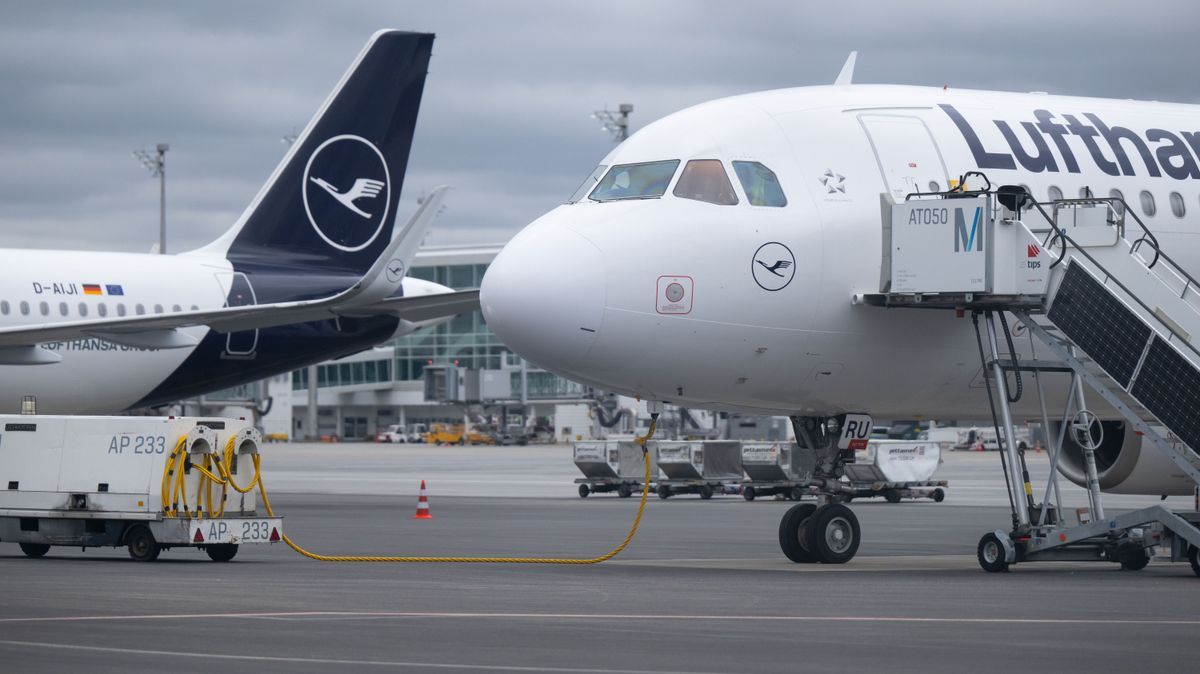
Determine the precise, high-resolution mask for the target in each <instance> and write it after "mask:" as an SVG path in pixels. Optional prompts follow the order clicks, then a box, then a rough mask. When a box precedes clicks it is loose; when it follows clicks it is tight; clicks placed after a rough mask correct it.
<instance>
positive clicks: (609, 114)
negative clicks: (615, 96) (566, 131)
mask: <svg viewBox="0 0 1200 674" xmlns="http://www.w3.org/2000/svg"><path fill="white" fill-rule="evenodd" d="M631 112H633V104H632V103H622V104H620V105H619V106H617V111H616V112H613V111H612V110H608V109H605V110H597V111H596V112H593V113H592V119H596V120H599V121H600V124H601V126H600V130H601V131H607V132H608V133H610V134H612V137H613V140H615V141H616V142H618V143H620V142H622V141H624V140H625V139H626V138H628V137H629V113H631Z"/></svg>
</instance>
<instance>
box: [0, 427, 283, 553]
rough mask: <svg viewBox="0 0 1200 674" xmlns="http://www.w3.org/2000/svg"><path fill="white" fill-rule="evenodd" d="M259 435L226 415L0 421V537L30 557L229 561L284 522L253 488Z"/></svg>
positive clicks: (273, 535)
mask: <svg viewBox="0 0 1200 674" xmlns="http://www.w3.org/2000/svg"><path fill="white" fill-rule="evenodd" d="M261 439H262V438H261V435H260V434H259V432H258V430H256V429H255V428H254V427H253V426H252V425H250V423H249V422H247V421H244V420H235V419H218V418H194V417H79V416H49V415H46V416H43V415H19V416H14V415H3V416H0V542H2V543H16V544H18V545H19V546H20V547H21V550H22V551H23V552H24V553H25V554H26V555H27V556H29V557H41V556H43V555H45V554H46V553H47V552H49V551H50V548H51V546H71V547H80V548H84V549H86V548H90V547H126V548H128V550H129V555H130V557H132V558H133V559H135V560H138V561H152V560H154V559H156V558H157V557H158V556H159V553H160V552H162V551H163V550H166V549H169V548H173V547H194V548H199V549H202V550H204V551H205V552H206V553H207V554H208V556H209V557H210V558H211V559H212V560H213V561H229V560H230V559H232V558H233V557H234V555H235V554H237V551H238V546H239V545H242V544H247V543H274V542H277V541H280V540H281V539H282V536H283V519H282V518H280V517H272V516H263V514H262V513H260V512H259V507H260V504H259V498H258V497H257V495H256V493H255V490H256V489H257V488H258V486H259V485H260V484H261V464H260V462H259V449H260V446H261V444H262V443H261Z"/></svg>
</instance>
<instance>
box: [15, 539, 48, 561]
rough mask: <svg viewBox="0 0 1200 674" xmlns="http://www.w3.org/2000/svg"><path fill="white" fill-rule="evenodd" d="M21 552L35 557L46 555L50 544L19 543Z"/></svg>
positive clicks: (32, 557)
mask: <svg viewBox="0 0 1200 674" xmlns="http://www.w3.org/2000/svg"><path fill="white" fill-rule="evenodd" d="M19 545H20V546H21V552H24V553H25V556H26V557H29V558H31V559H37V558H38V557H44V556H46V553H47V552H50V546H49V545H46V544H45V543H19Z"/></svg>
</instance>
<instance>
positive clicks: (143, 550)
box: [125, 524, 162, 562]
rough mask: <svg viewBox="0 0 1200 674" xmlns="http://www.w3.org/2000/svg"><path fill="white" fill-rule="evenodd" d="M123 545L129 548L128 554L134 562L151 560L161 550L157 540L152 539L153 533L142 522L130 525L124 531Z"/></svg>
mask: <svg viewBox="0 0 1200 674" xmlns="http://www.w3.org/2000/svg"><path fill="white" fill-rule="evenodd" d="M125 545H126V546H127V547H128V548H129V556H130V557H132V558H133V560H134V561H135V562H153V561H154V560H156V559H158V553H160V552H162V548H161V547H160V546H159V545H158V541H156V540H154V534H152V533H150V528H149V527H147V526H145V525H142V524H138V525H136V526H133V527H131V528H130V529H129V531H127V532H126V533H125Z"/></svg>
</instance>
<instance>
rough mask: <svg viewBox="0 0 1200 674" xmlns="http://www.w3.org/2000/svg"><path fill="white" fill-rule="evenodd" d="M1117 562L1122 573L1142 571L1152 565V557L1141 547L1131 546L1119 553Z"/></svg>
mask: <svg viewBox="0 0 1200 674" xmlns="http://www.w3.org/2000/svg"><path fill="white" fill-rule="evenodd" d="M1117 561H1119V562H1121V570H1122V571H1141V570H1142V569H1144V568H1146V565H1147V564H1149V563H1150V555H1148V554H1146V549H1145V548H1143V547H1142V546H1140V545H1129V546H1127V547H1125V548H1124V549H1123V550H1120V551H1118V552H1117Z"/></svg>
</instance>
